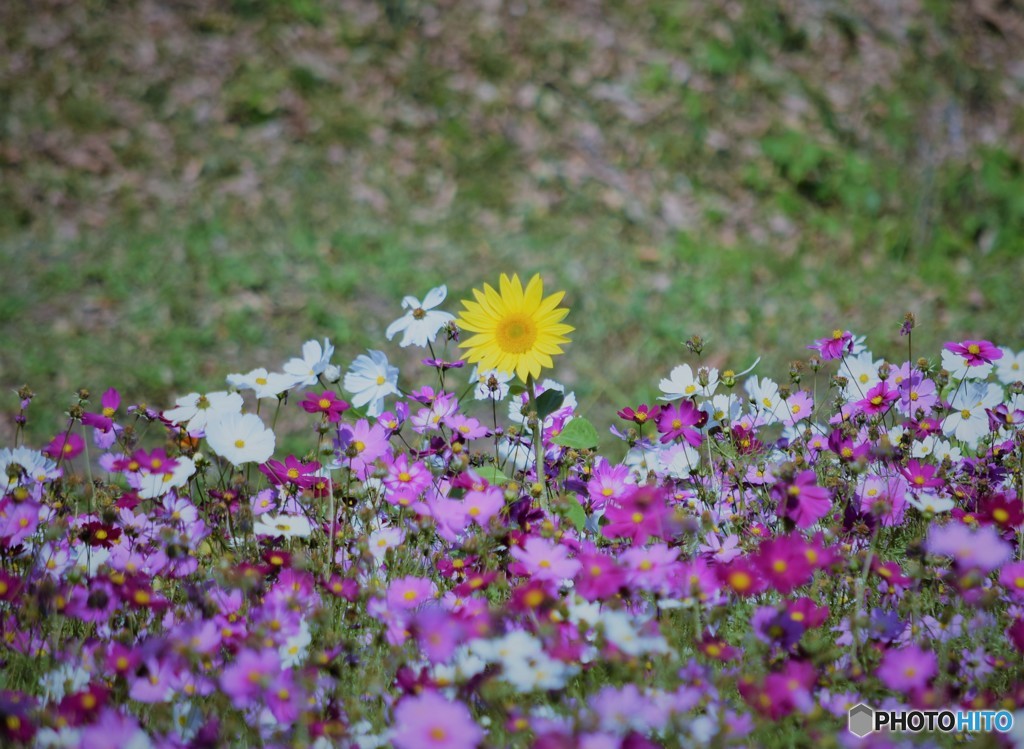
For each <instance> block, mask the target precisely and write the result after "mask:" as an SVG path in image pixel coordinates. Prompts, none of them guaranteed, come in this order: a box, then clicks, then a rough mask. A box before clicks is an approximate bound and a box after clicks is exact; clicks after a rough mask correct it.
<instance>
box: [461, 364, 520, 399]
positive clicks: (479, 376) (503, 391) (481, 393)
mask: <svg viewBox="0 0 1024 749" xmlns="http://www.w3.org/2000/svg"><path fill="white" fill-rule="evenodd" d="M492 377H493V378H494V385H495V387H494V390H491V387H490V385H489V384H488V383H490V381H491V378H492ZM513 377H515V374H513V373H512V372H500V371H498V370H497V369H485V370H483V371H480V369H479V368H477V367H473V374H471V375H470V376H469V381H470V382H471V383H474V382H475V383H476V388H475V389H474V390H473V397H475V398H476V399H477V400H478V401H487V400H493V401H503V400H505V396H507V395H508V388H509V385H508V383H509V382H511V380H512V378H513Z"/></svg>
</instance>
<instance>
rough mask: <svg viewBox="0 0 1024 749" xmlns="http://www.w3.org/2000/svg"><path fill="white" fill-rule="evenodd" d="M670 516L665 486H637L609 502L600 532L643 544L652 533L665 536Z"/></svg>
mask: <svg viewBox="0 0 1024 749" xmlns="http://www.w3.org/2000/svg"><path fill="white" fill-rule="evenodd" d="M687 402H689V401H687ZM668 516H669V507H668V505H667V504H666V502H665V494H664V491H663V490H661V489H659V488H657V487H653V486H641V487H635V488H634V489H633V491H631V492H630V493H629V494H627V495H626V496H625V497H623V498H622V499H621V500H619V501H617V502H615V503H614V504H612V503H609V504H608V509H607V511H606V512H605V519H607V520H608V524H607V525H605V526H604V527H603V528H602V529H601V532H602V533H603V534H604V536H605V537H606V538H629V539H631V540H632V541H633V543H634V544H642V543H644V542H645V541H646V540H647V539H648V538H650V537H651V536H654V537H656V538H663V537H664V534H665V533H666V525H667V521H668Z"/></svg>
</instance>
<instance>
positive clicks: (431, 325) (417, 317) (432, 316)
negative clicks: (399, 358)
mask: <svg viewBox="0 0 1024 749" xmlns="http://www.w3.org/2000/svg"><path fill="white" fill-rule="evenodd" d="M446 296H448V287H447V286H438V287H437V288H435V289H431V290H430V291H428V292H427V295H426V296H425V297H423V302H422V303H421V302H420V301H419V300H418V299H417V298H416V297H414V296H407V297H405V299H403V300H402V307H403V308H404V309H406V310H408V311H407V312H406V313H405V315H403V316H402V317H400V318H398V319H397V320H395V321H394V322H393V323H391V324H390V325H388V329H387V330H386V331H385V332H384V335H386V336H387V338H388V340H389V341H390V340H391V339H392V338H394V337H395V334H396V333H402V332H403V331H404V335H402V341H401V343H399V345H400V346H401V347H402V348H405V347H406V346H411V345H416V346H421V347H424V348H425V347H426V346H427V344H428V343H430V342H431V341H433V340H434V337H435V336H437V332H438V331H439V330H440V329H441V328H443V327H444V326H445V323H448V322H450V321H451V320H454V319H455V316H454V315H452V314H450V313H448V312H441V311H440V310H435V309H434V307H436V306H437V305H439V304H440V303H441V302H443V301H444V298H445V297H446Z"/></svg>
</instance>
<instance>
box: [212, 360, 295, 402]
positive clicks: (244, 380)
mask: <svg viewBox="0 0 1024 749" xmlns="http://www.w3.org/2000/svg"><path fill="white" fill-rule="evenodd" d="M228 385H230V386H231V387H233V388H236V389H238V390H252V391H254V392H255V393H256V397H257V398H276V397H277V396H279V395H280V394H281V393H283V392H284V391H286V390H290V389H291V388H293V387H295V377H294V376H292V375H286V374H283V373H281V372H268V371H267V370H266V369H264V368H263V367H259V368H257V369H254V370H252V371H251V372H249V373H247V374H230V375H228Z"/></svg>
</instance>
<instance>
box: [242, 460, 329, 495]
mask: <svg viewBox="0 0 1024 749" xmlns="http://www.w3.org/2000/svg"><path fill="white" fill-rule="evenodd" d="M257 468H258V469H259V471H260V473H263V474H264V475H266V477H267V478H269V479H270V483H272V484H277V485H280V484H293V485H295V486H298V487H300V488H303V489H306V488H309V487H311V486H312V485H313V483H314V482H315V481H316V472H317V471H319V470H320V464H319V463H318V462H317V461H315V460H313V461H310V462H309V463H303V462H302V461H301V460H299V459H298V458H296V457H295V456H294V455H289V456H288V457H287V458H285V459H284V463H282V462H281V461H279V460H268V461H267V462H266V463H262V464H260V465H259V466H257Z"/></svg>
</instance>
